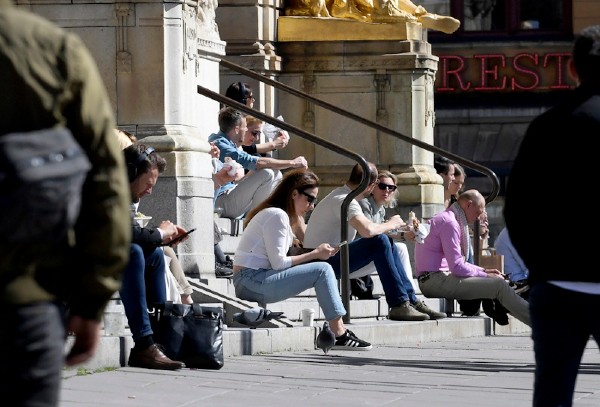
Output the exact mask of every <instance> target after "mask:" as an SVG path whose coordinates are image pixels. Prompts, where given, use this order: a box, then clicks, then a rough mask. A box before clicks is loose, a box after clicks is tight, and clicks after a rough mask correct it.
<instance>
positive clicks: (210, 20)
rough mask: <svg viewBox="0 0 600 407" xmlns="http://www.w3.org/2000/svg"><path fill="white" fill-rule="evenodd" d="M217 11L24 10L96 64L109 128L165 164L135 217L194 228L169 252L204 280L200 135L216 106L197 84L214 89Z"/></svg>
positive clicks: (206, 212) (209, 4) (124, 5)
mask: <svg viewBox="0 0 600 407" xmlns="http://www.w3.org/2000/svg"><path fill="white" fill-rule="evenodd" d="M217 5H218V3H217V1H216V0H206V1H204V0H203V1H198V2H196V1H193V0H190V1H186V2H180V3H166V2H162V1H158V0H154V1H146V2H144V3H135V2H133V3H132V2H121V1H108V2H102V3H86V4H82V3H61V2H57V1H56V0H52V1H48V0H39V1H37V2H35V3H31V4H28V5H27V6H28V7H29V8H31V9H32V11H33V12H35V13H38V14H40V15H42V16H44V17H46V18H48V19H50V20H52V21H54V22H55V23H57V24H58V25H60V26H62V27H65V28H67V29H69V30H71V31H73V32H75V33H76V34H78V35H79V36H80V37H81V38H82V39H83V41H84V42H85V43H86V45H87V46H88V48H89V49H90V51H91V53H92V55H93V56H94V58H95V59H96V61H97V63H98V67H99V69H100V72H101V75H102V78H103V80H104V83H105V85H106V88H107V91H108V94H109V97H110V99H111V101H112V104H113V107H114V112H115V117H116V119H117V126H118V127H119V128H121V129H124V130H127V131H130V132H131V133H133V134H135V135H136V136H137V137H138V139H140V140H141V141H142V142H143V143H146V144H149V145H152V146H153V147H155V148H156V150H157V152H159V154H161V155H162V156H163V157H165V158H166V160H167V170H166V172H165V173H164V174H162V175H161V177H160V178H159V181H158V184H157V186H156V188H155V189H154V191H153V194H152V195H151V196H150V197H146V198H144V199H142V202H141V205H140V211H141V212H144V213H146V214H148V215H150V216H152V217H153V219H152V221H151V223H150V225H151V226H152V225H153V226H158V224H159V223H160V221H161V220H165V219H169V220H171V221H173V222H176V223H178V224H180V225H181V226H183V227H185V228H187V229H191V228H193V227H195V228H197V229H198V232H196V233H194V234H192V235H190V239H189V240H188V241H187V242H186V243H184V244H181V245H180V246H179V247H178V249H177V251H178V255H179V257H180V259H181V262H182V265H183V267H184V270H185V271H186V273H188V274H191V275H196V276H197V275H198V273H199V274H200V276H201V277H203V278H211V277H212V278H214V276H215V275H214V252H213V244H214V242H213V234H212V230H213V225H212V222H213V216H212V200H213V183H212V179H211V173H212V169H211V163H210V156H209V155H208V154H207V153H208V151H209V147H210V146H209V144H208V142H207V138H208V136H209V135H210V134H211V133H213V132H215V131H217V130H218V124H217V113H218V109H219V105H218V103H217V102H215V101H212V100H211V99H208V98H206V97H204V96H201V95H199V94H198V93H197V90H196V87H197V85H198V84H201V85H202V86H205V87H208V88H210V89H212V90H213V91H215V92H218V91H219V66H218V62H216V60H215V59H216V58H220V57H221V56H223V55H224V53H225V43H224V42H223V41H221V40H220V38H219V32H218V28H217V24H216V21H215V9H216V7H217ZM203 231H204V232H203ZM206 231H211V232H210V233H206Z"/></svg>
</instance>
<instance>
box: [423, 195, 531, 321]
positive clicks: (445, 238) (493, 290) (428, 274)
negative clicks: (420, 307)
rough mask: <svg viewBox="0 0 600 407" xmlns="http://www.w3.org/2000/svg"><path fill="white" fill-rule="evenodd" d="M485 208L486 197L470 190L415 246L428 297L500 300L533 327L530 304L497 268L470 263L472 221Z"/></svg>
mask: <svg viewBox="0 0 600 407" xmlns="http://www.w3.org/2000/svg"><path fill="white" fill-rule="evenodd" d="M484 210H485V199H484V198H483V196H482V195H481V193H479V191H477V190H474V189H470V190H467V191H465V192H463V193H462V194H460V195H459V196H458V200H457V201H456V202H454V203H453V204H452V205H450V206H449V207H448V208H446V210H445V211H443V212H440V213H438V214H437V215H435V216H434V217H433V218H431V219H430V220H429V234H428V235H427V237H426V238H425V240H424V241H423V243H422V244H418V245H416V246H415V272H416V275H417V279H418V281H419V288H421V292H422V293H423V295H425V296H427V297H437V298H447V299H456V300H472V299H476V298H492V299H498V300H499V301H500V304H502V306H503V307H505V308H506V309H507V310H508V311H509V312H510V313H511V314H512V316H513V317H515V318H517V319H518V320H520V321H521V322H523V323H524V324H526V325H529V326H531V321H530V318H529V304H528V302H527V301H525V300H524V299H523V298H521V297H519V295H518V294H517V293H516V292H515V290H513V289H512V287H511V286H510V285H509V284H508V282H507V281H505V280H504V275H502V273H501V272H500V271H499V270H497V269H484V268H483V267H480V266H476V265H474V264H471V263H468V262H467V261H466V258H467V256H468V254H469V246H470V241H469V239H470V237H469V224H471V223H473V222H475V220H476V219H477V218H479V216H480V215H481V214H482V213H483V211H484Z"/></svg>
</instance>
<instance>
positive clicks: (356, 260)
mask: <svg viewBox="0 0 600 407" xmlns="http://www.w3.org/2000/svg"><path fill="white" fill-rule="evenodd" d="M348 251H349V253H350V258H349V264H350V273H352V272H354V271H356V270H358V269H360V268H362V267H364V266H366V265H367V264H369V263H370V262H373V263H375V268H376V269H377V274H379V278H380V279H381V284H382V285H383V291H384V292H385V300H386V301H387V303H388V306H389V307H390V308H391V307H395V306H397V305H400V304H401V303H403V302H405V301H410V303H411V304H414V303H415V302H417V295H416V294H415V289H414V288H413V285H412V284H411V282H410V280H409V277H408V276H407V275H406V271H405V270H404V267H402V261H401V260H400V256H399V254H398V249H397V248H396V245H395V244H394V243H393V241H392V239H391V238H390V237H389V236H386V235H384V234H381V235H377V236H374V237H370V238H364V237H363V238H360V239H357V240H354V241H352V242H350V244H349V245H348ZM340 255H341V254H340V253H339V252H338V253H337V254H336V255H335V256H332V257H330V258H329V260H327V262H328V263H329V264H331V267H333V270H334V271H335V275H336V276H337V278H340V276H341V267H340V264H341V262H340ZM411 277H412V276H411Z"/></svg>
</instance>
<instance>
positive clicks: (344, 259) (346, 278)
mask: <svg viewBox="0 0 600 407" xmlns="http://www.w3.org/2000/svg"><path fill="white" fill-rule="evenodd" d="M198 93H200V94H201V95H204V96H207V97H209V98H211V99H214V100H216V101H218V102H220V103H223V104H227V105H229V106H232V107H234V108H236V109H238V110H241V111H242V112H245V113H248V114H251V115H252V116H254V117H257V118H259V119H261V120H264V121H265V122H267V123H271V124H273V125H276V126H278V127H279V128H280V129H283V130H287V131H288V132H292V133H294V134H296V135H299V136H300V137H302V138H304V139H306V140H309V141H312V142H313V143H316V144H319V145H320V146H323V147H325V148H327V149H329V150H332V151H334V152H336V153H338V154H341V155H343V156H346V157H348V158H351V159H353V160H354V161H356V162H358V163H359V164H360V166H361V167H362V169H363V178H362V180H361V182H360V184H359V186H358V187H357V188H356V189H354V190H352V191H351V192H350V193H349V194H348V196H347V197H346V198H345V199H344V201H343V202H342V208H341V211H342V218H341V219H346V216H345V214H347V213H348V207H349V206H350V202H352V200H353V199H354V198H355V197H356V196H358V195H359V194H360V193H361V192H362V191H364V190H365V189H366V188H367V186H368V185H369V177H368V174H369V172H370V169H369V165H368V163H367V161H366V160H365V159H364V158H363V157H362V156H361V155H360V154H358V153H355V152H354V151H351V150H348V149H347V148H344V147H341V146H339V145H337V144H335V143H332V142H330V141H327V140H325V139H322V138H320V137H318V136H316V135H314V134H312V133H309V132H307V131H304V130H302V129H300V128H298V127H296V126H293V125H291V124H289V123H286V122H284V121H281V120H278V119H275V118H273V117H271V116H269V115H266V114H264V113H262V112H260V111H258V110H255V109H253V108H251V107H248V106H246V105H243V104H241V103H239V102H237V101H235V100H233V99H230V98H228V97H227V96H223V95H221V94H219V93H215V92H213V91H211V90H210V89H208V88H205V87H203V86H200V85H198ZM365 175H367V176H365ZM341 224H342V225H341V238H342V241H344V240H346V241H347V240H348V222H341ZM340 262H341V264H340V269H341V283H342V287H341V288H342V293H346V294H347V295H343V297H342V302H343V303H344V307H346V312H347V313H346V315H345V316H344V318H346V319H347V320H346V322H350V252H349V251H348V245H344V246H342V247H341V248H340Z"/></svg>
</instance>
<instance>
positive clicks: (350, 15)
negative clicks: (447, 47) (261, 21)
mask: <svg viewBox="0 0 600 407" xmlns="http://www.w3.org/2000/svg"><path fill="white" fill-rule="evenodd" d="M286 4H287V6H286V8H285V15H286V16H307V17H334V18H344V19H351V20H356V21H362V22H370V23H406V22H418V23H421V25H422V26H423V28H429V29H432V30H437V31H441V32H444V33H446V34H452V33H453V32H454V31H456V30H457V29H458V27H459V26H460V21H458V20H457V19H455V18H453V17H450V16H441V15H439V14H433V13H429V12H428V11H427V10H425V8H423V7H422V6H417V5H416V4H414V3H413V2H412V1H411V0H287V1H286Z"/></svg>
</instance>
